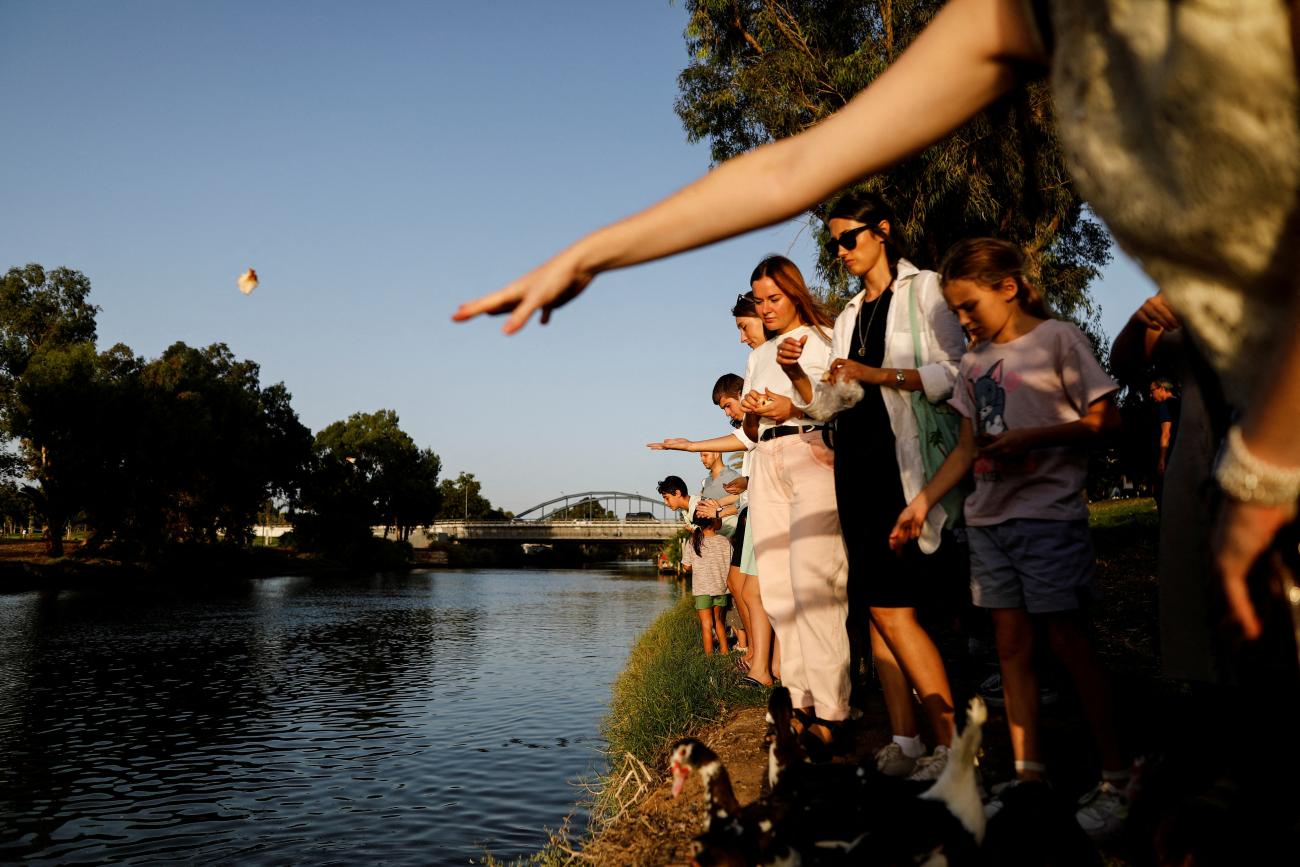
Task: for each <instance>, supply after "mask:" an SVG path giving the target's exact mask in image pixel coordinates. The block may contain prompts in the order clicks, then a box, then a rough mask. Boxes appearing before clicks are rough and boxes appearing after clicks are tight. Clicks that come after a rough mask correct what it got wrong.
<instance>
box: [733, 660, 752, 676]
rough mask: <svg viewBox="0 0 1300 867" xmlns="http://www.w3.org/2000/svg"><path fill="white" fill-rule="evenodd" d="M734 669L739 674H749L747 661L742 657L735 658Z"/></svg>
mask: <svg viewBox="0 0 1300 867" xmlns="http://www.w3.org/2000/svg"><path fill="white" fill-rule="evenodd" d="M736 670H737V671H739V672H740V673H741V674H749V663H748V662H745V660H743V659H737V660H736Z"/></svg>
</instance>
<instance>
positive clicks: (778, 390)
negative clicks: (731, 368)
mask: <svg viewBox="0 0 1300 867" xmlns="http://www.w3.org/2000/svg"><path fill="white" fill-rule="evenodd" d="M804 336H807V337H808V341H807V342H806V343H805V344H804V347H803V355H802V356H800V358H799V364H800V366H802V367H803V369H804V372H805V373H807V374H808V376H809V378H810V379H812V381H813V382H818V381H820V380H821V378H822V376H823V375H825V373H826V369H827V368H828V367H830V364H831V360H832V359H834V358H835V356H834V354H833V353H832V351H831V338H830V336H829V335H828V334H826V332H825V330H824V329H821V328H817V327H814V326H812V325H800V326H799V327H798V328H796V329H794V330H792V331H788V332H786V333H785V334H780V335H777V336H776V337H773V338H772V339H771V340H769V341H767V342H766V343H764V344H762V345H761V346H759V347H758V348H757V349H755V350H754V351H753V352H751V353H749V364H748V365H747V366H746V368H745V385H744V391H743V392H742V394H749V392H750V391H754V390H757V391H758V392H759V393H760V394H761V393H762V392H763V390H764V389H766V390H768V391H770V392H772V394H779V395H781V396H782V397H788V398H790V400H792V401H794V403H795V405H796V406H798V405H799V392H797V391H795V388H794V384H793V383H791V382H790V377H789V376H787V375H786V372H785V371H784V370H782V369H781V365H779V364H777V363H776V350H777V348H778V347H779V346H780V345H781V341H782V340H785V339H786V338H787V337H788V338H791V339H794V340H798V339H799V338H800V337H804ZM778 424H800V422H799V421H786V422H775V421H773V420H772V419H770V418H762V417H760V418H759V420H758V431H759V437H760V438H761V437H762V434H763V431H765V430H766V429H767V428H770V427H776V426H777V425H778ZM740 441H741V442H745V437H744V436H743V435H742V436H741V437H740Z"/></svg>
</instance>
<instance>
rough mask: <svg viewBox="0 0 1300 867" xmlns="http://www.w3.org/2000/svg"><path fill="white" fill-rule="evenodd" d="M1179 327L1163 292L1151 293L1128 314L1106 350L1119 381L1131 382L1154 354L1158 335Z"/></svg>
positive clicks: (1141, 372)
mask: <svg viewBox="0 0 1300 867" xmlns="http://www.w3.org/2000/svg"><path fill="white" fill-rule="evenodd" d="M1179 327H1181V323H1180V322H1179V321H1178V316H1177V315H1176V314H1175V313H1174V309H1173V308H1172V307H1170V306H1169V302H1168V301H1166V300H1165V299H1164V296H1163V295H1153V296H1151V297H1150V298H1148V299H1147V300H1146V301H1144V302H1143V303H1142V306H1141V307H1139V308H1138V309H1137V311H1136V312H1135V313H1134V314H1133V315H1132V316H1130V317H1129V320H1128V322H1127V323H1125V325H1124V327H1123V328H1122V329H1120V332H1119V335H1118V336H1117V337H1116V338H1115V344H1114V345H1113V346H1112V347H1111V349H1110V364H1111V368H1112V369H1113V370H1114V371H1115V375H1116V376H1117V377H1119V378H1120V379H1121V380H1122V381H1124V382H1128V383H1134V382H1136V381H1137V379H1138V378H1139V377H1140V376H1141V375H1142V374H1143V373H1144V372H1145V369H1146V366H1147V365H1148V364H1150V363H1151V359H1153V358H1154V357H1155V352H1156V344H1157V343H1158V342H1159V341H1160V335H1162V334H1164V333H1165V332H1166V331H1174V330H1177V329H1178V328H1179Z"/></svg>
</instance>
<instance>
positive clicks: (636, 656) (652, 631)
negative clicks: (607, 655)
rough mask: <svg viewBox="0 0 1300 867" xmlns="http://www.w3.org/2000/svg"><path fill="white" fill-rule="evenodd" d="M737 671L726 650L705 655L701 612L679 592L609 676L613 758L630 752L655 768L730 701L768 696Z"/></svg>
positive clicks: (609, 731)
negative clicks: (742, 681) (612, 678)
mask: <svg viewBox="0 0 1300 867" xmlns="http://www.w3.org/2000/svg"><path fill="white" fill-rule="evenodd" d="M739 678H740V674H739V672H738V671H737V670H736V667H735V664H734V662H733V661H732V657H730V656H722V655H714V656H705V655H704V650H703V648H702V647H701V642H700V620H699V617H698V616H697V615H696V613H695V608H694V606H693V605H692V600H691V597H690V596H689V595H686V594H683V595H682V598H681V599H679V600H678V601H677V604H676V605H674V606H673V607H672V608H671V609H670V610H668V611H666V612H664V613H663V614H662V615H660V617H659V619H658V620H656V621H655V622H654V623H653V624H652V625H651V626H650V628H649V629H647V630H646V631H645V633H644V634H643V635H642V636H641V639H640V641H638V642H637V643H636V646H635V647H633V648H632V652H631V654H630V655H629V656H628V660H627V667H626V668H625V669H624V670H623V673H622V674H621V675H619V677H618V679H617V680H616V681H614V686H613V696H612V698H611V699H610V703H609V716H608V717H606V718H605V725H604V735H605V739H606V740H607V741H608V743H609V755H610V763H611V765H613V766H614V767H617V766H618V765H619V764H620V762H621V761H623V759H624V757H625V756H626V755H629V754H630V755H632V756H635V757H636V758H637V759H638V760H639V761H641V762H644V763H645V764H647V765H649V766H651V767H657V766H659V765H661V764H662V760H663V759H664V758H665V757H666V756H667V749H668V745H669V744H671V743H672V742H673V741H674V740H676V739H677V738H681V737H685V736H687V735H690V734H694V733H697V732H699V731H700V730H701V729H703V728H705V727H707V726H710V725H713V724H714V723H716V722H718V721H719V720H720V719H722V717H723V715H724V713H725V712H726V710H727V709H728V708H729V707H736V706H740V705H756V704H762V703H763V702H765V701H766V700H767V696H766V693H764V692H763V691H760V690H752V689H745V688H743V687H741V686H739V685H738V681H739Z"/></svg>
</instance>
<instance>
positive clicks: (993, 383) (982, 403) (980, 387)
mask: <svg viewBox="0 0 1300 867" xmlns="http://www.w3.org/2000/svg"><path fill="white" fill-rule="evenodd" d="M968 382H969V380H968ZM970 389H971V402H972V403H973V404H974V405H975V435H976V436H990V437H991V436H997V435H998V434H1003V433H1006V432H1007V423H1006V419H1005V418H1003V414H1004V413H1005V412H1006V409H1007V393H1006V391H1005V390H1004V389H1003V388H1002V359H1000V358H999V359H998V360H997V362H995V363H994V365H993V366H992V367H990V368H989V369H988V371H987V372H986V373H985V374H984V375H983V376H981V377H980V378H979V379H977V380H975V381H974V382H973V383H970Z"/></svg>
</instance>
